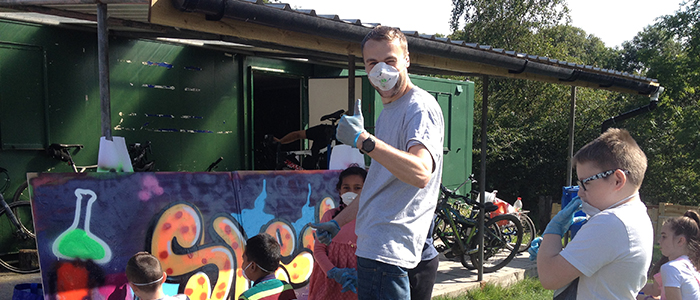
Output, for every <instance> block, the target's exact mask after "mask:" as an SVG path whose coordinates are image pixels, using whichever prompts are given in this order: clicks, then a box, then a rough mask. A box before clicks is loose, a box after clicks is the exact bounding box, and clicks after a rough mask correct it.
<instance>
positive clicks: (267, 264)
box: [243, 232, 282, 272]
mask: <svg viewBox="0 0 700 300" xmlns="http://www.w3.org/2000/svg"><path fill="white" fill-rule="evenodd" d="M244 254H245V256H246V257H247V258H248V261H249V262H254V263H256V264H257V265H258V266H259V267H261V268H263V269H265V270H267V271H270V272H275V270H277V268H278V267H279V264H280V259H281V258H282V254H280V244H279V243H278V242H277V240H276V239H275V238H273V237H272V236H271V235H269V234H267V233H264V232H263V233H261V234H258V235H256V236H254V237H252V238H249V239H248V241H246V247H245V251H244ZM243 267H245V266H243Z"/></svg>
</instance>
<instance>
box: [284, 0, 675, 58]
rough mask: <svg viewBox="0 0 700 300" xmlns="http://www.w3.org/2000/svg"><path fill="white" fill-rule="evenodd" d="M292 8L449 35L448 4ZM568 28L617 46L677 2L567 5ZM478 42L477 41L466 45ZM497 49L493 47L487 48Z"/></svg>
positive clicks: (341, 1)
mask: <svg viewBox="0 0 700 300" xmlns="http://www.w3.org/2000/svg"><path fill="white" fill-rule="evenodd" d="M280 2H282V3H288V4H289V5H291V6H292V8H295V9H314V10H316V14H335V15H338V16H339V17H340V18H341V19H360V20H362V22H364V23H381V24H382V25H387V26H392V27H399V28H401V30H404V31H406V30H412V31H418V32H420V33H429V34H434V33H442V34H445V35H448V34H449V33H450V25H449V20H450V15H451V13H452V0H429V1H425V0H383V1H378V0H281V1H280ZM567 2H568V6H569V10H570V15H571V24H572V25H573V26H576V27H580V28H582V29H583V30H585V31H586V33H588V34H593V35H595V36H597V37H599V38H600V39H601V40H602V41H603V42H604V43H605V45H606V46H608V47H615V46H621V45H622V42H624V41H629V40H632V38H634V36H635V35H637V33H638V32H640V31H642V30H643V29H644V27H646V26H647V25H650V24H653V23H655V21H654V19H656V18H657V17H660V16H663V15H668V14H673V13H674V12H675V11H677V10H678V8H679V4H680V3H681V0H661V1H659V0H655V1H652V0H568V1H567ZM470 42H478V41H470ZM492 46H496V47H498V45H492Z"/></svg>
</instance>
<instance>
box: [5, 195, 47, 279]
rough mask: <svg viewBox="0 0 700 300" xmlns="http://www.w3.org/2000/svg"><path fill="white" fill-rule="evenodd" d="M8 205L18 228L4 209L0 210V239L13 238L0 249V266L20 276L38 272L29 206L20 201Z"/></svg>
mask: <svg viewBox="0 0 700 300" xmlns="http://www.w3.org/2000/svg"><path fill="white" fill-rule="evenodd" d="M8 205H9V207H10V210H11V211H12V213H13V214H14V215H15V217H16V218H17V220H18V221H19V225H20V226H19V228H17V227H16V226H15V225H14V224H13V223H12V221H11V220H10V215H8V212H7V211H6V209H5V208H0V237H13V239H12V240H11V241H10V242H9V243H3V246H2V247H1V248H0V265H1V266H3V267H5V268H7V269H8V270H10V271H12V272H15V273H20V274H26V273H35V272H39V258H38V255H37V251H36V235H35V234H34V223H33V222H32V207H31V204H30V203H29V202H27V201H21V202H12V203H9V204H8Z"/></svg>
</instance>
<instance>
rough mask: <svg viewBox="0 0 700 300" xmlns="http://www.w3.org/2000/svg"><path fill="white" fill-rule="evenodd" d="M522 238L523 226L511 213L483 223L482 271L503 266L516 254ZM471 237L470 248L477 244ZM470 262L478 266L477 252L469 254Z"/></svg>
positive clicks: (477, 246) (487, 271)
mask: <svg viewBox="0 0 700 300" xmlns="http://www.w3.org/2000/svg"><path fill="white" fill-rule="evenodd" d="M522 239H523V226H522V225H521V224H520V220H518V217H516V216H513V215H499V216H496V217H494V218H492V219H490V220H488V222H486V224H484V249H483V252H484V263H483V266H484V272H485V273H490V272H495V271H497V270H499V269H501V268H503V267H505V266H506V265H507V264H508V263H509V262H510V261H511V260H513V258H515V255H517V254H518V249H519V248H520V243H521V242H522ZM476 240H477V239H473V240H472V243H471V245H470V249H477V250H478V248H479V245H478V243H477V241H476ZM470 258H471V261H472V264H473V265H474V266H479V264H480V262H479V252H478V251H477V252H476V253H474V254H472V255H471V256H470Z"/></svg>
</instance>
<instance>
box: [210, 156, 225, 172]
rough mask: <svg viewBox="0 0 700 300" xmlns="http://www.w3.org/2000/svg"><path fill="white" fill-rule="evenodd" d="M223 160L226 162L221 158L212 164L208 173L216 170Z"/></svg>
mask: <svg viewBox="0 0 700 300" xmlns="http://www.w3.org/2000/svg"><path fill="white" fill-rule="evenodd" d="M222 160H224V157H223V156H220V157H219V159H217V160H216V161H215V162H213V163H211V165H209V167H208V168H207V172H211V171H212V170H213V169H215V168H216V165H218V164H219V163H220V162H221V161H222Z"/></svg>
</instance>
